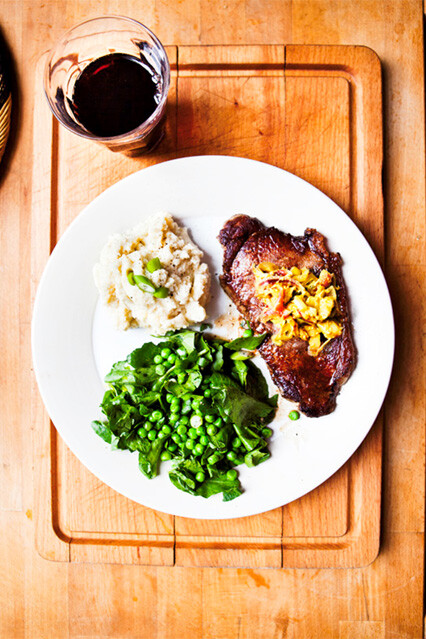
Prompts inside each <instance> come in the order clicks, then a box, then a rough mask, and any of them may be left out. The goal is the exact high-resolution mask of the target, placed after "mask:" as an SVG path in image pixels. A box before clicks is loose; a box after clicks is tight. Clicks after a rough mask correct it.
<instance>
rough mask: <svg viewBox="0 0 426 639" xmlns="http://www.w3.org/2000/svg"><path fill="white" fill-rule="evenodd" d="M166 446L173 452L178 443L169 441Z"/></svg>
mask: <svg viewBox="0 0 426 639" xmlns="http://www.w3.org/2000/svg"><path fill="white" fill-rule="evenodd" d="M167 448H168V449H169V450H171V451H172V453H174V452H175V450H177V448H178V445H177V444H176V442H169V443H168V445H167Z"/></svg>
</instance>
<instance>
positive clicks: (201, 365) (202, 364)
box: [198, 357, 208, 368]
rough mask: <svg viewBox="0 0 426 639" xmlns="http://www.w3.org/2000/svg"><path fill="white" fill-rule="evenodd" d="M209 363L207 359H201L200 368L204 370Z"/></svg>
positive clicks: (199, 361)
mask: <svg viewBox="0 0 426 639" xmlns="http://www.w3.org/2000/svg"><path fill="white" fill-rule="evenodd" d="M207 363H208V360H207V359H206V358H205V357H200V359H199V360H198V366H199V367H200V368H204V367H205V366H206V365H207Z"/></svg>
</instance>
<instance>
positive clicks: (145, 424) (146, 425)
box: [142, 421, 152, 430]
mask: <svg viewBox="0 0 426 639" xmlns="http://www.w3.org/2000/svg"><path fill="white" fill-rule="evenodd" d="M142 426H143V427H144V428H145V430H151V428H152V424H151V423H150V422H148V421H147V422H144V423H143V424H142Z"/></svg>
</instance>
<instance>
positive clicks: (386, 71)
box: [0, 0, 425, 639]
mask: <svg viewBox="0 0 426 639" xmlns="http://www.w3.org/2000/svg"><path fill="white" fill-rule="evenodd" d="M225 5H228V7H229V9H230V10H229V11H228V12H227V11H226V8H225ZM108 13H121V14H127V15H130V16H132V17H135V18H136V19H139V20H141V21H142V22H144V23H145V24H147V25H148V26H149V27H151V28H152V29H153V30H154V32H155V33H156V34H157V35H158V36H159V37H160V39H161V40H162V41H163V42H165V43H167V44H175V45H182V44H187V45H199V44H208V43H210V44H238V43H239V44H250V45H259V44H266V45H270V44H275V45H283V44H292V43H294V44H297V45H300V44H307V45H316V44H330V45H339V44H340V45H341V44H353V45H365V46H368V47H371V48H372V49H373V50H374V51H376V53H377V54H378V55H379V57H380V59H381V61H382V65H383V88H384V93H383V96H384V102H383V106H384V124H385V131H384V132H385V137H384V152H385V164H384V194H385V239H386V243H385V269H386V276H387V281H388V283H389V285H390V288H391V293H392V298H393V303H394V309H395V315H396V321H397V335H398V344H397V352H396V361H395V368H394V374H393V379H392V381H391V387H390V392H389V393H388V397H387V400H386V404H385V413H386V423H387V427H386V429H385V438H384V450H385V454H384V472H383V504H384V508H383V518H382V544H381V551H380V554H379V556H378V558H377V559H376V560H375V561H374V562H373V563H372V565H371V566H368V567H366V568H363V569H352V570H303V569H297V570H281V571H276V570H236V569H224V570H222V569H198V568H189V569H188V568H177V567H172V568H169V567H162V568H149V567H145V568H142V567H140V566H119V565H109V566H108V565H89V564H76V563H71V564H70V563H65V562H60V563H55V562H52V561H46V560H43V559H41V558H40V557H39V555H38V554H37V552H36V551H35V543H34V534H35V522H36V518H37V515H38V509H39V508H43V507H44V504H43V503H42V502H41V500H39V499H38V495H37V494H35V491H34V483H33V475H37V474H38V473H39V472H40V465H39V459H38V457H37V454H39V453H40V451H39V450H38V448H37V440H36V439H34V438H33V432H32V430H31V427H30V423H31V421H30V415H29V402H28V401H27V398H28V397H29V395H30V393H31V384H32V377H31V355H30V338H29V335H30V318H31V316H30V284H31V282H30V278H29V276H28V274H29V272H30V269H31V265H30V254H29V251H28V250H27V247H28V246H29V244H30V240H31V229H30V218H31V215H30V213H31V166H32V162H33V144H32V139H33V136H32V122H33V106H34V93H33V87H34V69H35V65H36V61H37V60H38V59H39V58H40V56H41V54H42V53H43V52H44V51H45V50H46V49H47V48H49V47H50V46H51V45H52V44H53V42H54V41H55V40H56V39H57V38H58V37H59V35H60V34H61V33H62V32H63V31H64V30H65V29H66V28H69V27H71V26H72V25H73V24H75V23H77V22H79V21H82V20H85V19H88V18H90V17H95V16H96V15H101V14H108ZM0 15H1V29H2V32H3V34H4V35H5V37H6V40H7V41H8V43H9V45H10V46H11V49H12V54H13V57H14V60H15V63H16V68H17V77H18V96H17V98H18V99H17V100H15V101H14V105H15V106H14V113H13V114H12V115H13V121H12V138H11V139H10V140H9V145H8V156H7V157H5V158H4V159H3V162H2V170H1V176H0V188H1V191H0V202H1V209H0V243H1V273H2V278H1V291H2V295H1V296H0V314H1V318H2V321H1V328H0V340H1V351H2V356H3V360H2V361H3V364H4V363H5V362H6V363H7V366H4V365H3V367H2V373H1V392H2V399H3V400H4V401H2V403H1V404H0V414H1V419H0V428H1V435H2V447H1V448H2V462H5V463H6V466H5V467H3V466H0V473H1V484H0V485H1V491H0V493H1V507H2V508H3V510H2V512H1V513H0V514H1V516H0V525H1V530H2V546H1V551H0V576H1V578H2V588H1V589H0V605H1V610H2V612H1V614H0V636H1V637H2V638H3V637H4V638H5V639H16V638H21V637H25V639H27V638H28V639H35V638H37V639H38V638H41V637H43V638H50V637H55V639H56V638H57V639H62V638H67V639H68V638H73V639H76V638H80V639H83V638H84V639H89V638H90V639H97V638H100V637H102V638H111V639H112V638H113V639H122V638H124V637H126V638H127V639H128V638H131V639H136V638H137V639H139V638H141V637H143V638H145V637H150V638H151V637H153V638H157V639H174V638H175V637H181V636H187V635H189V636H191V637H194V639H198V638H199V639H237V638H238V639H258V638H259V639H260V638H262V639H264V638H265V637H271V638H273V639H283V638H284V637H286V639H287V638H292V639H293V638H294V637H297V638H301V639H304V638H306V637H332V638H336V639H337V638H338V637H342V636H343V637H348V636H349V637H353V636H356V637H363V636H364V637H365V636H367V637H371V636H372V635H373V636H375V635H374V634H373V633H376V635H379V636H380V634H381V635H382V636H384V637H386V638H389V639H390V638H392V639H395V638H398V639H412V638H415V639H420V638H421V637H422V636H423V563H424V562H423V557H424V535H423V531H424V486H425V472H424V459H425V452H424V430H425V429H424V423H425V377H424V361H425V358H424V334H423V330H422V327H423V322H422V321H418V322H417V321H413V320H412V318H413V317H415V318H417V317H421V318H424V310H423V309H419V306H418V304H417V302H418V300H419V299H420V298H421V297H422V292H423V290H424V284H425V271H424V267H425V264H424V256H425V252H424V240H425V237H424V224H425V205H424V193H425V180H424V161H425V152H424V75H423V66H424V63H423V60H424V56H423V37H422V31H423V15H424V13H423V3H422V2H421V0H383V1H380V2H379V1H378V0H357V2H351V1H350V0H292V1H291V0H268V2H265V1H264V0H245V2H241V1H237V0H235V1H234V0H227V1H226V2H218V3H211V2H208V1H207V0H203V1H202V2H201V1H199V0H176V1H173V2H172V1H171V0H97V2H96V3H94V2H93V1H90V2H89V1H88V0H63V1H62V2H60V3H58V2H57V1H56V0H45V1H44V2H43V3H34V2H32V1H30V0H20V2H16V1H15V0H0ZM372 137H373V138H374V132H373V135H372ZM122 170H123V169H122V168H120V167H118V168H117V175H118V176H119V174H120V172H121V171H122ZM17 274H19V293H18V291H17V289H16V282H17ZM16 304H18V305H19V318H18V320H19V331H18V330H17V326H16V321H17V315H16ZM10 367H15V368H13V369H12V368H10ZM33 469H34V473H33Z"/></svg>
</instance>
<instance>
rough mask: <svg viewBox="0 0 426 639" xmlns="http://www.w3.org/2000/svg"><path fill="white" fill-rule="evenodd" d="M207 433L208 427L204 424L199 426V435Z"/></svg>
mask: <svg viewBox="0 0 426 639" xmlns="http://www.w3.org/2000/svg"><path fill="white" fill-rule="evenodd" d="M205 434H206V429H205V428H204V426H198V428H197V435H205Z"/></svg>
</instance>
